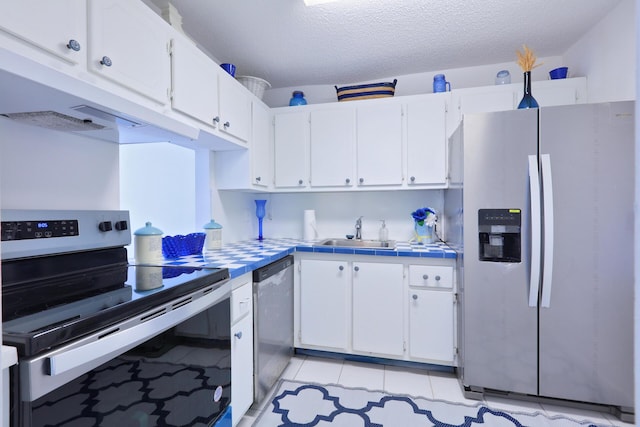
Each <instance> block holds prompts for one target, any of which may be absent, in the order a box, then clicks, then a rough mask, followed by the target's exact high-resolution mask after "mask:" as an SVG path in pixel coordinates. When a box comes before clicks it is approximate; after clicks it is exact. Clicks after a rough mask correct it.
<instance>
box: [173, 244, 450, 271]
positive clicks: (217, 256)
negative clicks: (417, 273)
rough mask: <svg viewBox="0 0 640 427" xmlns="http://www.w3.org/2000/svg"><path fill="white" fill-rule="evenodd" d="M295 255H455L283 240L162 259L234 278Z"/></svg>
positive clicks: (443, 249) (426, 248)
mask: <svg viewBox="0 0 640 427" xmlns="http://www.w3.org/2000/svg"><path fill="white" fill-rule="evenodd" d="M294 252H316V253H328V254H345V255H373V256H386V257H394V256H397V257H415V258H447V259H455V258H456V252H455V251H454V250H453V249H451V248H450V247H449V246H447V245H446V244H444V243H433V244H427V245H419V244H416V243H412V242H397V243H396V248H395V249H394V250H390V249H383V250H376V249H356V248H353V249H352V248H328V247H320V246H314V242H308V241H303V240H299V239H286V238H283V239H265V240H263V241H257V240H246V241H241V242H236V243H227V244H225V245H224V246H223V247H222V248H221V249H215V250H211V251H205V252H203V253H202V254H198V255H189V256H183V257H180V258H177V259H165V260H164V261H163V265H175V266H183V267H205V268H228V269H229V276H230V277H231V278H232V279H233V278H234V277H238V276H241V275H243V274H245V273H249V272H251V271H253V270H256V269H258V268H260V267H263V266H265V265H267V264H270V263H271V262H273V261H277V260H279V259H280V258H283V257H285V256H287V255H289V254H292V253H294Z"/></svg>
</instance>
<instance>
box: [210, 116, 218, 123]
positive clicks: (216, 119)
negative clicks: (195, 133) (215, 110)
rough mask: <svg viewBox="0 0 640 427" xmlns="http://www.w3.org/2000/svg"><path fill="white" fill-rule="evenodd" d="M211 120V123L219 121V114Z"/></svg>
mask: <svg viewBox="0 0 640 427" xmlns="http://www.w3.org/2000/svg"><path fill="white" fill-rule="evenodd" d="M212 121H213V123H220V116H215V117H214V118H213V120H212Z"/></svg>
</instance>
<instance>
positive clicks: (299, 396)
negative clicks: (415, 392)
mask: <svg viewBox="0 0 640 427" xmlns="http://www.w3.org/2000/svg"><path fill="white" fill-rule="evenodd" d="M253 425H254V427H276V426H282V427H315V426H318V427H324V426H331V427H476V426H491V427H524V426H527V427H528V426H531V427H542V426H545V427H547V426H548V427H579V426H585V427H586V426H589V427H601V426H603V424H597V425H596V424H594V423H592V422H590V421H588V420H573V419H570V418H567V417H564V416H554V417H548V416H546V415H545V414H543V413H542V412H531V413H524V412H505V411H503V410H497V409H492V408H490V407H487V406H486V405H484V404H481V403H479V404H478V405H476V406H470V405H464V404H460V403H452V402H447V401H443V400H430V399H426V398H421V397H411V396H406V395H390V394H388V393H385V392H378V391H370V390H365V389H359V388H357V389H354V388H346V387H342V386H338V385H319V384H308V383H300V382H296V381H288V380H281V381H280V384H279V385H278V387H277V388H276V391H275V392H274V394H273V396H272V397H271V401H270V402H269V403H267V405H266V406H265V409H264V410H263V412H262V413H261V414H260V416H259V417H258V419H257V420H256V422H255V423H254V424H253Z"/></svg>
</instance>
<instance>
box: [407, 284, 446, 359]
mask: <svg viewBox="0 0 640 427" xmlns="http://www.w3.org/2000/svg"><path fill="white" fill-rule="evenodd" d="M453 309H454V299H453V296H452V294H451V292H443V291H440V290H428V289H410V290H409V355H410V356H411V358H412V359H429V360H439V361H442V362H453V361H454V357H455V344H454V341H453V337H454V326H453V320H454V317H453V316H454V310H453Z"/></svg>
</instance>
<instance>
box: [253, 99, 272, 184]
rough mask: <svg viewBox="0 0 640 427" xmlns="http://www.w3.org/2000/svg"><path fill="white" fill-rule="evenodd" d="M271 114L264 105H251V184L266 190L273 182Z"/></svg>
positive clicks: (255, 103)
mask: <svg viewBox="0 0 640 427" xmlns="http://www.w3.org/2000/svg"><path fill="white" fill-rule="evenodd" d="M270 130H271V114H270V112H269V108H268V107H267V106H266V105H263V104H259V103H257V102H254V103H253V135H252V136H251V146H250V150H251V183H252V184H253V185H254V186H258V187H262V188H268V187H269V186H270V185H271V181H272V180H273V161H272V160H271V150H270V144H269V142H270V141H271V138H270V136H271V132H270Z"/></svg>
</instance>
